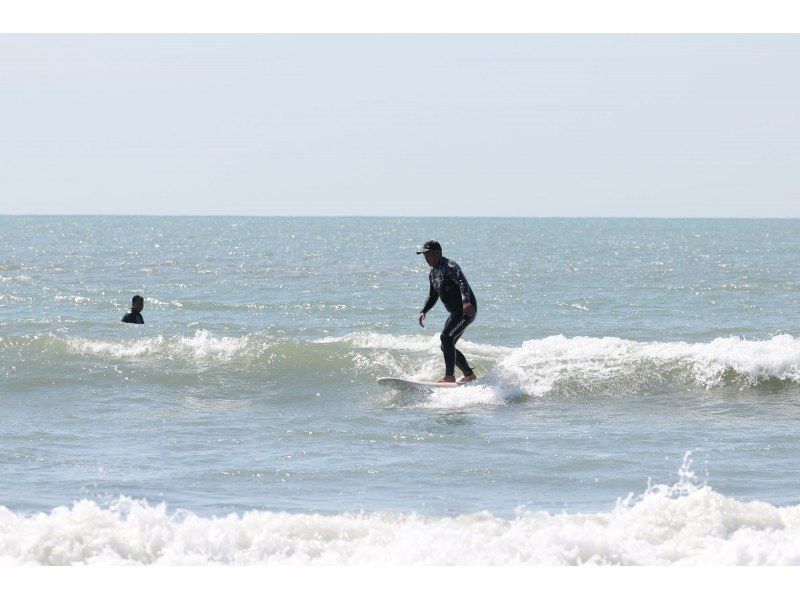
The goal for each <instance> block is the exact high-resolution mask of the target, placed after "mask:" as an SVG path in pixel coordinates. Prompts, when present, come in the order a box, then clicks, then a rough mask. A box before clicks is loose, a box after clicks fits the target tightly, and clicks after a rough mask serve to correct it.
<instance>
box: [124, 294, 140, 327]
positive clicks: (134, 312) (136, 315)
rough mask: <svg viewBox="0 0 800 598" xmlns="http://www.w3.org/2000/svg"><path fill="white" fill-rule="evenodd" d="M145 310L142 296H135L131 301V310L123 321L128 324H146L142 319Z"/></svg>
mask: <svg viewBox="0 0 800 598" xmlns="http://www.w3.org/2000/svg"><path fill="white" fill-rule="evenodd" d="M143 309H144V297H142V296H141V295H134V296H133V299H131V308H130V309H129V310H128V313H126V314H125V315H124V316H122V321H123V322H125V323H126V324H144V318H143V317H142V310H143Z"/></svg>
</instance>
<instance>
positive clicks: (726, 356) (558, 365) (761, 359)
mask: <svg viewBox="0 0 800 598" xmlns="http://www.w3.org/2000/svg"><path fill="white" fill-rule="evenodd" d="M319 342H328V343H333V342H336V343H343V344H346V345H350V346H353V347H356V348H360V349H374V350H386V351H390V352H391V354H389V355H388V356H387V357H383V358H378V359H377V360H376V359H375V358H374V357H371V358H370V359H362V360H359V359H358V358H357V359H356V362H357V365H362V366H364V367H370V368H372V370H373V371H374V373H375V374H376V375H380V372H387V371H388V372H389V374H384V375H401V376H408V377H411V378H414V379H425V378H428V379H429V378H430V377H431V376H432V375H437V373H439V374H440V373H441V357H440V354H439V349H438V338H437V337H435V336H433V337H430V336H423V335H414V336H395V335H388V334H384V335H381V334H367V333H357V334H351V335H346V336H343V337H338V338H327V339H322V340H321V341H319ZM459 348H460V349H461V351H463V352H464V354H465V355H466V356H467V357H468V358H469V359H470V361H471V362H475V364H476V365H477V366H478V367H477V369H478V371H479V373H483V375H484V376H485V378H484V381H485V383H486V385H488V386H491V388H492V389H493V391H494V392H493V396H494V398H493V399H492V400H491V401H489V402H494V401H495V400H496V399H497V396H498V394H497V391H498V389H501V390H502V392H501V393H500V394H501V395H502V396H506V397H507V396H509V395H514V394H525V395H529V396H534V397H542V396H548V395H551V396H568V395H574V394H607V395H619V394H636V393H649V392H659V391H662V390H664V389H665V388H675V387H676V386H691V387H697V388H706V389H711V388H715V387H725V386H727V387H739V388H747V387H754V386H758V385H763V384H771V383H791V384H797V383H800V340H798V339H795V338H794V337H793V336H791V335H788V334H782V335H777V336H774V337H772V338H770V339H768V340H746V339H742V338H739V337H728V338H717V339H714V340H713V341H711V342H707V343H687V342H639V341H631V340H625V339H621V338H616V337H604V338H593V337H573V338H567V337H565V336H562V335H558V336H550V337H547V338H543V339H533V340H529V341H526V342H524V343H523V344H522V346H520V347H517V348H511V347H497V346H493V345H482V344H478V343H471V342H462V343H459ZM410 352H414V353H420V352H427V353H429V354H430V356H429V358H428V359H427V360H425V361H424V363H422V364H420V359H419V357H418V356H417V357H416V358H415V359H413V360H410V359H408V358H407V357H405V358H404V356H403V354H408V353H410ZM376 363H377V365H378V366H379V367H380V368H382V369H378V368H376V367H375V366H374V364H376ZM420 365H421V368H420ZM473 367H475V365H473ZM481 370H482V372H481ZM476 386H478V387H479V386H481V385H476ZM447 392H450V393H453V392H458V393H462V394H465V395H466V394H469V392H470V391H469V390H468V388H466V387H465V388H459V389H453V390H450V391H447Z"/></svg>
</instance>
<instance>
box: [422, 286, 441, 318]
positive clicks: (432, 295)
mask: <svg viewBox="0 0 800 598" xmlns="http://www.w3.org/2000/svg"><path fill="white" fill-rule="evenodd" d="M429 282H430V285H431V289H430V291H428V299H427V301H425V306H424V307H423V308H422V313H424V314H426V313H428V311H430V309H431V308H432V307H433V306H434V304H435V303H436V300H437V299H439V293H437V292H436V289H435V288H433V282H432V281H429Z"/></svg>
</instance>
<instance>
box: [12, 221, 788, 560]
mask: <svg viewBox="0 0 800 598" xmlns="http://www.w3.org/2000/svg"><path fill="white" fill-rule="evenodd" d="M798 238H800V221H795V220H700V219H697V220H695V219H685V220H680V219H679V220H668V219H492V218H453V219H442V218H418V219H415V218H244V217H230V218H229V217H208V218H206V217H100V216H98V217H77V216H76V217H72V216H52V217H33V216H31V217H17V216H0V314H2V316H0V415H1V416H2V417H0V505H2V506H0V564H16V563H20V564H22V563H24V564H28V563H31V564H95V563H131V564H153V563H158V564H262V563H298V564H374V563H400V564H800V475H798V473H800V443H798V431H800V330H799V329H798V326H800V244H798ZM428 239H437V240H439V241H440V242H441V243H442V245H443V248H444V255H445V256H447V257H449V258H451V259H453V260H455V261H456V262H458V263H459V265H460V266H461V267H462V269H463V271H464V273H465V275H466V277H467V278H468V280H469V282H470V284H471V286H472V288H473V290H474V291H475V293H476V296H477V300H478V304H479V312H478V317H477V319H476V321H475V323H474V324H473V325H472V326H470V327H469V328H468V329H467V331H466V333H465V334H464V336H463V338H462V340H461V341H460V342H459V348H460V349H461V350H462V351H463V352H464V354H465V355H466V356H467V358H468V359H469V360H470V362H471V363H472V365H473V367H474V368H475V369H476V372H477V373H478V374H479V375H481V376H482V379H481V380H480V382H479V383H477V384H474V385H470V386H466V387H463V388H453V389H437V390H435V391H433V392H427V391H398V390H394V389H390V388H385V387H381V386H379V385H377V384H376V382H375V379H376V378H377V377H379V376H404V377H412V378H415V379H434V378H437V377H439V376H441V375H442V374H443V360H442V356H441V352H440V350H439V341H438V334H439V331H440V330H441V327H442V326H443V324H444V321H445V319H446V312H445V310H444V308H443V306H442V305H441V304H437V306H436V307H434V309H433V310H432V311H431V312H430V313H429V315H428V317H427V319H426V327H425V328H424V329H423V328H420V327H419V325H418V324H417V320H416V318H417V313H418V312H419V310H420V308H421V307H422V304H423V303H424V300H425V297H426V295H427V290H428V280H427V276H428V274H427V273H428V267H427V265H426V264H425V262H424V260H423V258H422V256H418V255H416V254H415V253H414V248H415V247H416V246H417V245H419V244H421V243H422V242H424V241H426V240H428ZM137 293H138V294H141V295H143V296H144V297H145V309H144V312H143V316H144V319H145V322H146V324H145V325H144V326H135V325H126V324H122V323H120V321H119V320H120V318H121V317H122V315H123V314H124V313H125V311H126V310H127V308H128V307H129V306H130V299H131V296H132V295H134V294H137Z"/></svg>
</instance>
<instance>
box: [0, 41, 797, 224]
mask: <svg viewBox="0 0 800 598" xmlns="http://www.w3.org/2000/svg"><path fill="white" fill-rule="evenodd" d="M0 213H6V214H19V213H22V214H48V213H49V214H52V213H60V214H63V213H70V214H85V213H89V214H97V213H103V214H253V215H290V214H291V215H353V214H357V215H414V216H424V215H454V216H474V215H485V216H718V217H746V216H754V217H760V216H764V217H766V216H776V217H800V36H798V35H794V36H792V35H707V36H680V35H651V36H647V35H637V36H630V35H623V36H620V35H597V36H579V35H575V36H567V35H527V36H519V35H488V36H474V35H434V36H424V35H404V36H382V35H362V36H358V35H322V36H320V35H261V36H252V35H213V36H203V35H178V36H162V35H139V36H112V35H106V36H47V35H44V36H28V35H4V36H0Z"/></svg>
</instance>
